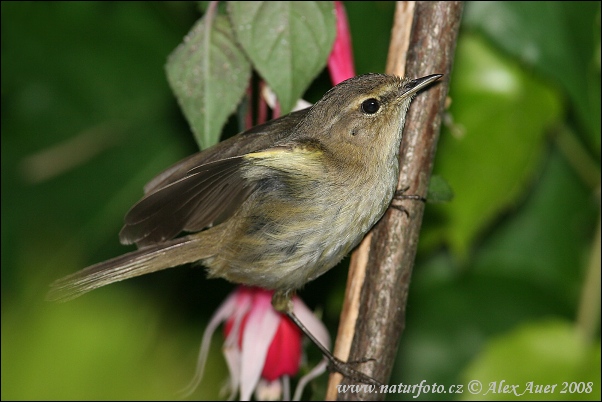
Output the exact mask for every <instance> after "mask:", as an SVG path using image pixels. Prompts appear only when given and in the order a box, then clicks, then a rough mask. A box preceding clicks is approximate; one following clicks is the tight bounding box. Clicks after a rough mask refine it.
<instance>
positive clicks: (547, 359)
mask: <svg viewBox="0 0 602 402" xmlns="http://www.w3.org/2000/svg"><path fill="white" fill-rule="evenodd" d="M580 335H581V334H579V333H578V331H577V330H576V329H575V327H574V326H573V325H571V324H570V323H568V322H565V321H555V320H550V321H543V322H537V323H530V324H527V325H523V326H521V327H518V328H517V329H516V330H514V331H512V332H510V333H508V334H506V335H503V336H501V337H499V338H497V339H494V340H492V341H491V342H489V344H488V345H486V346H485V348H484V349H483V352H482V353H481V354H480V355H479V356H477V358H476V359H475V360H474V361H473V362H472V363H471V364H470V366H469V367H468V368H467V369H466V371H465V372H464V374H463V376H462V377H463V379H464V381H463V382H464V384H467V385H468V384H471V382H472V386H473V387H475V386H476V387H478V386H480V387H481V389H480V391H479V388H472V391H471V386H470V385H469V386H467V388H466V390H465V392H464V393H463V394H462V399H464V400H473V399H476V400H521V401H524V400H559V399H562V400H600V343H599V342H597V343H596V344H594V345H590V344H588V343H587V342H585V341H584V340H583V338H582V337H581V336H580ZM505 385H506V386H508V388H506V389H505V391H506V392H504V386H505ZM512 385H516V388H515V389H514V390H512V388H511V386H512ZM546 386H547V387H546ZM474 391H478V392H474ZM538 391H539V392H538Z"/></svg>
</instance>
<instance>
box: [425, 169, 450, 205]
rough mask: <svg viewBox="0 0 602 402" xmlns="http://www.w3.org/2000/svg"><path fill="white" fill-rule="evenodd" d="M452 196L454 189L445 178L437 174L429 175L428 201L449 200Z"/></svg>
mask: <svg viewBox="0 0 602 402" xmlns="http://www.w3.org/2000/svg"><path fill="white" fill-rule="evenodd" d="M453 198H454V190H452V188H451V186H450V185H449V183H448V182H447V181H445V179H444V178H443V177H441V176H439V175H437V174H434V175H432V176H431V181H430V182H429V188H428V194H427V196H426V200H427V201H428V202H449V201H451V200H452V199H453Z"/></svg>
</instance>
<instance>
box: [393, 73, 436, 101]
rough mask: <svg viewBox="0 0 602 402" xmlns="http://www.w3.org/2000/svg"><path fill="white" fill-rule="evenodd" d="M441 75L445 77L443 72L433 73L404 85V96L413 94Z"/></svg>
mask: <svg viewBox="0 0 602 402" xmlns="http://www.w3.org/2000/svg"><path fill="white" fill-rule="evenodd" d="M441 77H443V74H432V75H427V76H426V77H422V78H416V79H415V80H412V81H410V82H408V83H407V84H405V85H404V86H403V87H402V96H404V97H406V96H412V95H414V94H415V93H417V92H418V91H420V90H421V89H423V88H425V87H427V86H429V85H430V84H431V83H433V82H435V81H437V80H438V79H439V78H441Z"/></svg>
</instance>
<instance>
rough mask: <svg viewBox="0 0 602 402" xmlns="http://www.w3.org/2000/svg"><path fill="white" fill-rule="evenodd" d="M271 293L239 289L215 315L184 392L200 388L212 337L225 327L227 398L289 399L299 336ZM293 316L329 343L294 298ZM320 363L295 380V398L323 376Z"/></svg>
mask: <svg viewBox="0 0 602 402" xmlns="http://www.w3.org/2000/svg"><path fill="white" fill-rule="evenodd" d="M272 294H273V292H271V291H267V290H263V289H259V288H250V287H245V286H239V287H238V288H237V289H236V290H235V291H234V292H233V293H231V294H230V296H228V298H227V299H226V301H224V303H222V305H221V306H220V307H219V308H218V310H217V311H216V312H215V314H214V315H213V317H212V318H211V321H210V322H209V325H208V326H207V330H206V331H205V334H204V336H203V341H202V344H201V353H200V355H199V361H198V365H197V372H196V374H195V377H194V380H193V381H192V383H191V384H190V386H189V387H188V388H187V390H186V391H187V392H186V393H187V394H190V393H191V392H192V391H193V390H194V389H195V388H196V387H197V386H198V384H199V383H200V381H201V379H202V376H203V370H204V365H205V361H206V359H207V353H208V351H209V344H210V342H211V336H212V335H213V332H215V330H216V329H217V327H218V325H219V324H221V323H222V322H225V325H224V332H225V335H226V341H225V343H224V348H223V350H224V356H225V358H226V363H227V365H228V369H229V371H230V380H229V385H228V388H229V391H230V399H232V398H233V397H234V396H235V395H236V394H237V393H238V394H239V397H240V399H241V400H249V399H250V398H251V395H253V393H255V398H256V399H258V400H274V399H280V398H282V397H284V399H289V398H290V396H289V393H290V392H289V378H290V377H291V376H294V375H296V374H297V372H298V371H299V367H300V364H301V357H302V348H301V340H302V335H303V334H302V332H301V331H300V330H299V328H297V326H296V325H295V324H294V323H293V322H292V321H291V320H290V319H289V318H288V317H287V316H286V315H284V314H282V313H278V312H276V311H275V310H274V308H273V307H272V304H271V299H272ZM293 310H294V313H295V315H297V317H298V318H299V319H300V320H301V322H303V323H304V324H305V326H306V327H307V328H308V329H309V330H310V331H311V332H312V334H314V336H315V337H316V338H317V339H318V340H319V341H320V342H322V344H324V345H326V346H327V347H328V345H329V344H330V337H329V335H328V332H327V330H326V328H325V327H324V324H322V323H321V322H320V321H319V320H318V319H317V318H316V317H315V316H314V314H313V313H312V312H311V311H310V310H309V309H308V308H307V306H305V304H303V302H302V301H301V299H299V298H298V297H296V296H295V297H293ZM325 369H326V363H325V362H322V363H320V364H319V365H318V366H316V368H314V370H312V371H311V372H310V373H309V374H307V375H306V376H305V377H308V376H310V377H309V378H302V379H301V380H300V381H299V385H298V387H297V392H296V393H295V397H297V398H298V397H300V395H301V392H302V387H303V386H304V385H305V384H306V383H307V381H309V379H312V378H314V377H316V376H317V375H320V374H321V373H323V372H324V371H325Z"/></svg>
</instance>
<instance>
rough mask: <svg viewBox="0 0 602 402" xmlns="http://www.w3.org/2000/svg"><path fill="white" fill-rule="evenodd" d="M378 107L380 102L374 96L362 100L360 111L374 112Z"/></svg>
mask: <svg viewBox="0 0 602 402" xmlns="http://www.w3.org/2000/svg"><path fill="white" fill-rule="evenodd" d="M378 109H380V102H379V101H378V100H376V99H374V98H370V99H366V100H365V101H363V102H362V112H364V113H366V114H374V113H376V112H378Z"/></svg>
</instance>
